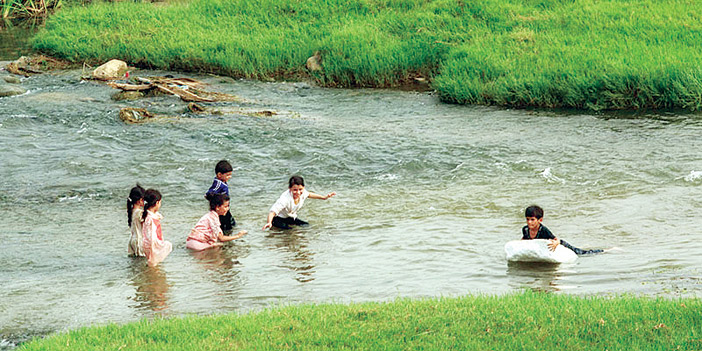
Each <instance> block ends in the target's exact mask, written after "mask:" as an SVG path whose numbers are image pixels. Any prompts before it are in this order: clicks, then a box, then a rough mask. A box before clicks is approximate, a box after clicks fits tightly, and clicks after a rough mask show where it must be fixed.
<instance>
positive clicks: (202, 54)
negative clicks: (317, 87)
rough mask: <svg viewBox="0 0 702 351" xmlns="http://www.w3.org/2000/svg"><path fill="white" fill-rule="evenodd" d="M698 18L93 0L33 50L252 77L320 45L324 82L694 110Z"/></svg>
mask: <svg viewBox="0 0 702 351" xmlns="http://www.w3.org/2000/svg"><path fill="white" fill-rule="evenodd" d="M4 1H8V0H4ZM9 1H12V0H9ZM700 17H702V2H698V1H685V0H663V1H653V0H599V1H597V0H570V1H559V0H521V1H517V0H499V1H498V0H485V1H468V0H257V1H254V0H192V1H184V2H175V3H170V4H167V5H165V6H163V5H161V6H155V5H153V4H149V3H131V2H123V3H117V4H113V3H100V4H94V5H93V6H89V7H74V8H71V9H68V10H64V11H61V12H60V13H58V14H57V15H55V16H53V17H52V18H51V19H50V21H49V22H48V23H47V25H46V30H44V31H42V32H41V33H40V34H39V35H38V36H37V37H36V38H35V41H34V46H35V47H36V48H37V49H39V50H42V51H45V52H48V53H50V54H53V55H56V56H60V57H63V58H67V59H70V60H73V61H82V60H90V61H95V62H100V61H105V60H108V59H111V58H121V59H124V60H127V61H129V62H130V63H132V64H135V65H142V66H150V67H156V68H163V69H180V70H203V71H210V72H216V73H222V74H227V75H231V76H236V77H246V78H254V79H269V78H278V77H283V78H293V79H295V78H300V77H303V76H306V75H307V74H308V72H307V71H306V70H305V67H304V64H305V61H306V59H307V58H308V57H310V56H312V55H313V54H314V53H315V52H320V53H321V56H322V60H323V63H322V65H323V67H324V70H323V71H322V72H319V73H312V75H313V76H314V77H315V78H316V79H317V80H318V81H319V82H320V83H321V84H323V85H327V86H341V87H351V86H362V87H392V86H397V85H400V84H402V83H404V82H407V81H408V80H411V78H413V77H415V76H418V75H419V76H424V77H427V78H429V79H430V81H431V82H432V86H433V87H434V88H435V89H436V90H437V91H438V94H439V96H440V97H441V98H442V99H443V100H444V101H447V102H454V103H461V104H485V105H504V106H517V107H527V106H535V107H574V108H584V109H595V110H600V109H678V108H683V109H689V110H699V109H700V108H702V71H701V70H700V68H699V67H702V50H700V49H702V21H701V18H700Z"/></svg>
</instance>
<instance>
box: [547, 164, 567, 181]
mask: <svg viewBox="0 0 702 351" xmlns="http://www.w3.org/2000/svg"><path fill="white" fill-rule="evenodd" d="M541 176H542V177H544V178H546V180H547V181H548V182H549V183H554V182H555V183H561V184H565V180H563V179H561V178H558V177H557V176H555V175H554V174H553V173H551V167H546V169H544V171H543V172H541Z"/></svg>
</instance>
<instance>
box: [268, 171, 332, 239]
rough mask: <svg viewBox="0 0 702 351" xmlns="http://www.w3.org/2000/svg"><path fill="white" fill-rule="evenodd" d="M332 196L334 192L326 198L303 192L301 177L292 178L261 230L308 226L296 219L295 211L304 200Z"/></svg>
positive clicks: (303, 185) (322, 198)
mask: <svg viewBox="0 0 702 351" xmlns="http://www.w3.org/2000/svg"><path fill="white" fill-rule="evenodd" d="M334 195H336V193H335V192H331V193H329V194H327V195H326V196H322V195H318V194H315V193H311V192H309V191H307V190H305V180H304V179H302V177H300V176H292V177H290V180H288V190H286V191H285V192H284V193H283V194H282V195H280V198H278V201H276V202H275V203H274V204H273V206H271V210H270V212H269V213H268V221H267V223H266V225H264V226H263V230H266V229H269V228H270V227H277V228H280V229H290V226H291V225H306V224H308V223H307V222H305V221H302V220H300V219H298V218H297V211H299V210H300V208H302V204H303V203H304V202H305V199H307V198H308V197H309V198H310V199H319V200H326V199H328V198H330V197H332V196H334Z"/></svg>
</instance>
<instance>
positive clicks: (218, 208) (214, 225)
mask: <svg viewBox="0 0 702 351" xmlns="http://www.w3.org/2000/svg"><path fill="white" fill-rule="evenodd" d="M207 199H208V200H209V201H210V212H208V213H207V214H206V215H204V216H202V218H200V221H198V222H197V224H196V225H195V227H193V229H192V230H191V231H190V235H188V239H186V240H185V247H187V248H189V249H192V250H195V251H201V250H206V249H209V248H211V247H215V246H221V245H222V243H223V242H226V241H232V240H236V239H239V238H241V237H242V236H244V235H246V231H245V230H242V231H240V232H238V233H237V234H236V235H232V236H228V235H224V233H223V232H222V228H221V226H220V222H219V216H224V215H225V214H226V213H227V211H229V196H228V195H227V194H207Z"/></svg>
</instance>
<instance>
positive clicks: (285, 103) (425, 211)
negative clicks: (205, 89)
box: [0, 71, 702, 348]
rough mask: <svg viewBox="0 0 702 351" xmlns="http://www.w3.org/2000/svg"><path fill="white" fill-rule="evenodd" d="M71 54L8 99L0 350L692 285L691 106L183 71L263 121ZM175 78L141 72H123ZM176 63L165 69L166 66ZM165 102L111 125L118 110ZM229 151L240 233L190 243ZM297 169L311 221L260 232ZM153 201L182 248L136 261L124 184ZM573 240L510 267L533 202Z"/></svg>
mask: <svg viewBox="0 0 702 351" xmlns="http://www.w3.org/2000/svg"><path fill="white" fill-rule="evenodd" d="M80 73H81V72H80V71H68V72H61V73H56V74H46V75H41V76H35V77H31V78H26V79H24V80H23V82H22V84H23V86H24V87H25V88H28V89H29V90H30V91H29V93H27V94H24V95H21V96H15V97H9V98H0V145H2V147H1V149H0V239H1V240H2V243H3V245H2V246H3V248H2V255H0V267H2V268H0V282H1V283H0V284H2V289H0V339H1V340H2V343H0V347H4V348H12V347H14V346H15V345H16V344H17V343H18V342H21V341H23V340H26V339H27V338H29V337H32V336H37V335H45V334H47V333H51V332H56V331H62V330H67V329H74V328H77V327H80V326H85V325H94V324H104V323H109V322H117V323H123V322H129V321H134V320H137V319H140V318H143V317H152V316H156V315H159V316H178V315H183V314H189V313H196V314H210V313H220V312H229V311H237V312H246V311H250V310H256V309H260V308H264V307H267V306H271V305H278V304H296V303H318V302H344V303H345V302H362V301H387V300H392V299H394V298H397V297H416V298H420V297H435V296H457V295H465V294H482V293H488V294H495V293H508V292H513V291H516V290H519V289H523V288H526V289H536V290H544V291H551V292H555V293H567V294H577V295H593V294H594V295H613V294H619V293H633V294H642V295H648V296H664V297H677V296H698V297H699V296H701V295H702V282H701V281H700V280H701V278H700V276H701V274H700V267H701V266H702V258H700V253H701V252H702V244H701V243H700V240H699V235H700V228H702V219H701V216H700V208H702V206H701V205H702V196H701V195H702V191H701V190H702V157H701V156H700V150H702V137H701V136H702V116H700V115H699V114H651V115H635V116H634V115H621V114H616V115H614V114H598V115H593V114H577V113H572V112H569V113H565V112H564V113H560V112H539V111H512V110H503V109H496V108H484V107H465V106H454V105H446V104H442V103H439V102H438V100H437V98H436V97H435V96H433V95H432V94H431V93H417V92H400V91H384V90H331V89H320V88H314V87H310V86H309V85H307V84H304V83H260V82H249V81H237V80H232V79H229V78H222V77H214V76H194V78H197V79H201V80H203V81H206V82H208V83H210V84H211V85H210V86H209V88H210V89H211V90H214V91H219V92H227V93H231V94H236V95H238V96H240V97H242V98H244V99H246V100H247V101H248V102H245V103H241V104H231V103H228V104H224V103H220V104H212V105H211V106H217V107H220V108H227V107H229V108H231V107H236V106H243V107H246V108H250V109H253V110H271V111H277V112H278V114H277V115H274V116H271V117H250V116H246V115H238V114H224V115H204V116H202V115H200V116H196V115H191V114H188V113H186V112H185V106H186V104H185V103H184V102H182V101H180V100H179V99H177V98H174V97H168V96H164V97H158V98H147V99H142V100H139V101H133V102H115V101H113V100H112V99H111V98H110V96H111V94H113V93H114V92H115V91H114V90H113V89H111V88H109V87H107V86H105V85H101V84H98V83H95V82H85V81H80V80H79V79H78V76H79V75H80ZM152 74H166V73H165V72H133V75H152ZM171 74H176V75H178V74H177V73H171ZM128 106H132V107H145V108H148V109H149V110H150V111H153V112H156V113H160V114H167V115H171V116H177V118H172V119H169V120H166V121H161V122H154V123H150V124H142V125H127V124H124V123H123V122H121V121H120V120H119V118H118V116H117V111H118V110H119V109H120V108H121V107H128ZM223 158H225V159H228V160H229V161H230V162H231V163H232V164H233V165H234V167H235V171H234V176H233V178H232V180H231V181H230V189H231V195H232V198H233V201H232V213H233V214H234V216H235V218H236V219H237V223H238V227H239V229H246V230H248V231H249V235H247V236H246V237H245V238H244V239H242V240H238V241H236V242H234V243H232V244H229V245H227V246H225V247H223V248H222V249H218V250H210V251H207V252H204V253H198V254H194V253H191V252H189V251H188V250H186V249H185V238H186V236H187V234H188V232H189V230H190V228H191V227H192V226H193V225H194V224H195V223H196V222H197V220H198V219H199V218H200V217H201V216H202V215H203V214H204V213H206V212H207V203H206V201H205V200H204V199H203V194H204V192H205V190H207V188H208V187H209V185H210V184H211V182H212V178H213V176H214V170H213V169H214V165H215V163H216V162H217V161H218V160H220V159H223ZM292 174H300V175H302V176H304V177H305V180H306V182H307V189H309V190H311V191H314V192H318V193H323V194H324V193H326V192H329V191H336V192H337V193H338V195H337V196H336V197H334V198H332V199H330V200H328V201H315V200H308V201H307V202H306V204H305V208H304V209H303V211H302V214H301V218H303V219H305V220H308V221H309V222H310V223H311V225H310V226H309V227H306V228H304V229H295V230H292V231H289V232H279V231H267V232H263V231H261V229H260V228H261V227H262V226H263V224H264V223H265V217H266V213H267V211H268V208H269V207H270V205H271V204H272V203H273V202H274V201H275V200H276V199H277V197H278V196H279V195H280V193H281V192H283V191H284V190H285V189H286V181H287V178H288V177H289V176H290V175H292ZM136 182H139V183H141V184H142V185H144V186H146V187H154V188H157V189H159V190H160V191H161V192H162V193H163V195H164V197H163V205H162V210H161V212H162V214H163V215H164V217H165V218H164V220H163V222H162V223H163V231H164V236H165V238H166V239H167V240H170V241H171V242H173V244H174V251H173V253H171V255H170V256H168V258H167V259H166V260H165V262H163V263H162V264H161V265H160V266H158V267H157V268H156V269H149V268H147V267H146V265H145V263H144V262H143V261H142V260H139V259H132V258H129V257H127V256H126V253H127V241H128V238H129V234H128V228H127V224H126V222H127V220H126V210H125V206H126V198H127V194H128V190H129V188H130V187H131V186H133V185H134V183H136ZM533 203H536V204H539V205H541V206H542V207H544V208H545V211H546V215H545V220H544V224H545V225H546V226H548V227H549V228H550V229H551V230H552V231H553V232H554V233H555V234H556V235H557V236H559V237H562V238H564V239H566V240H568V241H569V242H571V243H572V244H574V245H576V246H578V247H583V248H596V247H602V248H608V247H614V246H616V247H620V248H621V249H622V251H620V252H617V253H606V254H603V255H596V256H591V257H582V258H580V259H579V260H578V261H577V262H576V263H574V264H570V265H560V266H543V265H536V266H535V265H513V264H507V262H506V260H505V258H504V252H503V246H504V243H505V242H506V241H509V240H513V239H517V238H519V237H520V229H521V227H522V226H523V225H524V217H523V211H524V208H525V207H526V206H528V205H530V204H533Z"/></svg>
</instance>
